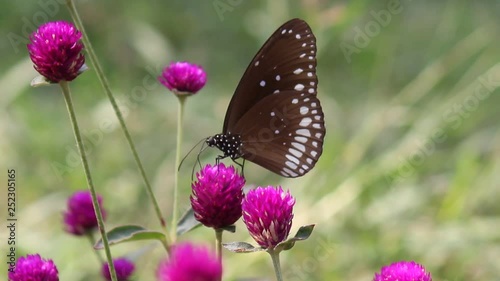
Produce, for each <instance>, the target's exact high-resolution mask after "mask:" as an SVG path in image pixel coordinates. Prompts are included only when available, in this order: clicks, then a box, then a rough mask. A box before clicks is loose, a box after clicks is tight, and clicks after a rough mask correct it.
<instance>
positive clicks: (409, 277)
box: [373, 261, 432, 281]
mask: <svg viewBox="0 0 500 281" xmlns="http://www.w3.org/2000/svg"><path fill="white" fill-rule="evenodd" d="M373 281H432V277H431V274H430V273H429V272H427V271H426V270H425V268H424V267H423V266H422V265H420V264H418V263H416V262H414V261H400V262H395V263H393V264H391V265H388V266H384V267H382V269H381V270H380V273H375V277H374V278H373Z"/></svg>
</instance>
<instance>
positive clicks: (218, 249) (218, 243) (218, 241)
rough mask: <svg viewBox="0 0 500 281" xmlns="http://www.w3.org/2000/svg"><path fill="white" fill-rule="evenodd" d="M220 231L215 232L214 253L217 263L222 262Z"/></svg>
mask: <svg viewBox="0 0 500 281" xmlns="http://www.w3.org/2000/svg"><path fill="white" fill-rule="evenodd" d="M222 231H223V230H222V229H216V230H215V251H216V253H217V257H218V258H219V261H222Z"/></svg>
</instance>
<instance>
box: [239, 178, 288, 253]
mask: <svg viewBox="0 0 500 281" xmlns="http://www.w3.org/2000/svg"><path fill="white" fill-rule="evenodd" d="M293 205H295V199H294V198H293V197H292V195H290V192H289V191H287V192H285V191H283V189H282V188H281V186H278V187H276V188H275V187H273V186H268V187H265V188H264V187H257V188H256V189H253V190H250V191H249V192H248V194H247V195H246V196H245V199H243V203H242V209H243V221H244V222H245V225H246V226H247V229H248V231H249V232H250V235H251V236H252V237H253V239H255V241H257V243H259V245H260V246H261V247H263V248H266V249H267V248H274V247H275V246H276V245H278V244H279V243H280V242H282V241H284V240H285V239H286V238H287V237H288V234H289V233H290V228H291V227H292V219H293Z"/></svg>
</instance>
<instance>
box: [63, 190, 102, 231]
mask: <svg viewBox="0 0 500 281" xmlns="http://www.w3.org/2000/svg"><path fill="white" fill-rule="evenodd" d="M97 201H98V202H99V205H100V206H101V210H102V217H103V219H104V218H106V212H105V211H104V208H103V207H102V197H101V196H100V195H97ZM64 224H65V228H66V231H67V232H68V233H71V234H74V235H77V236H79V235H84V234H85V233H87V232H88V231H92V230H93V229H94V228H95V227H97V218H96V216H95V212H94V205H92V196H91V195H90V192H89V191H87V190H82V191H77V192H75V193H73V195H71V197H70V198H69V199H68V210H67V211H66V212H65V213H64Z"/></svg>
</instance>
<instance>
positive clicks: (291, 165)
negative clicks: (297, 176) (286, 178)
mask: <svg viewBox="0 0 500 281" xmlns="http://www.w3.org/2000/svg"><path fill="white" fill-rule="evenodd" d="M285 164H286V165H287V166H288V167H290V168H292V169H294V170H295V169H297V164H295V163H292V162H290V161H286V162H285Z"/></svg>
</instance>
